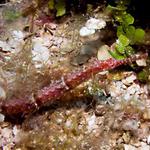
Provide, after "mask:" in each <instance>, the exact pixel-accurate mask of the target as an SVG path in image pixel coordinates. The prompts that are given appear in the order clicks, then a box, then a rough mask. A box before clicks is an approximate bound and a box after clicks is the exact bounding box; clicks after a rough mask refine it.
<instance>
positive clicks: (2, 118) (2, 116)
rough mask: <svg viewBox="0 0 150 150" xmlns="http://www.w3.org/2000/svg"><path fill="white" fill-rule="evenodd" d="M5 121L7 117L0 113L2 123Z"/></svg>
mask: <svg viewBox="0 0 150 150" xmlns="http://www.w3.org/2000/svg"><path fill="white" fill-rule="evenodd" d="M4 119H5V116H4V115H3V114H1V113H0V122H3V121H4Z"/></svg>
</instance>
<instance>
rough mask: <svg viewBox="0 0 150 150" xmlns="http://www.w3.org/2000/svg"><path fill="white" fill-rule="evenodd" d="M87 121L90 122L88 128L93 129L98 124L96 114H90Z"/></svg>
mask: <svg viewBox="0 0 150 150" xmlns="http://www.w3.org/2000/svg"><path fill="white" fill-rule="evenodd" d="M87 123H88V127H87V128H88V130H89V131H92V130H93V129H94V128H95V125H96V116H95V114H93V115H92V116H90V117H89V118H87Z"/></svg>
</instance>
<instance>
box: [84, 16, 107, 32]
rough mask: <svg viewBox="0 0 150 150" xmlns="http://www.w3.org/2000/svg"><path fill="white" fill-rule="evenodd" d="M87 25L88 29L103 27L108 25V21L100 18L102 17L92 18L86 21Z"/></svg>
mask: <svg viewBox="0 0 150 150" xmlns="http://www.w3.org/2000/svg"><path fill="white" fill-rule="evenodd" d="M85 26H86V27H87V28H88V29H102V28H104V27H105V26H106V22H105V20H103V19H102V18H100V19H96V18H90V19H89V20H88V21H87V22H86V24H85Z"/></svg>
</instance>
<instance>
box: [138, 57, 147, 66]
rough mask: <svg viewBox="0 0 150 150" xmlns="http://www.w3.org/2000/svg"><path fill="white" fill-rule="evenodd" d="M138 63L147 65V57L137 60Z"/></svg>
mask: <svg viewBox="0 0 150 150" xmlns="http://www.w3.org/2000/svg"><path fill="white" fill-rule="evenodd" d="M136 63H137V65H138V66H146V60H145V59H140V60H136Z"/></svg>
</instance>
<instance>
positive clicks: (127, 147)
mask: <svg viewBox="0 0 150 150" xmlns="http://www.w3.org/2000/svg"><path fill="white" fill-rule="evenodd" d="M124 149H125V150H137V148H136V147H134V146H132V145H129V144H124Z"/></svg>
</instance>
